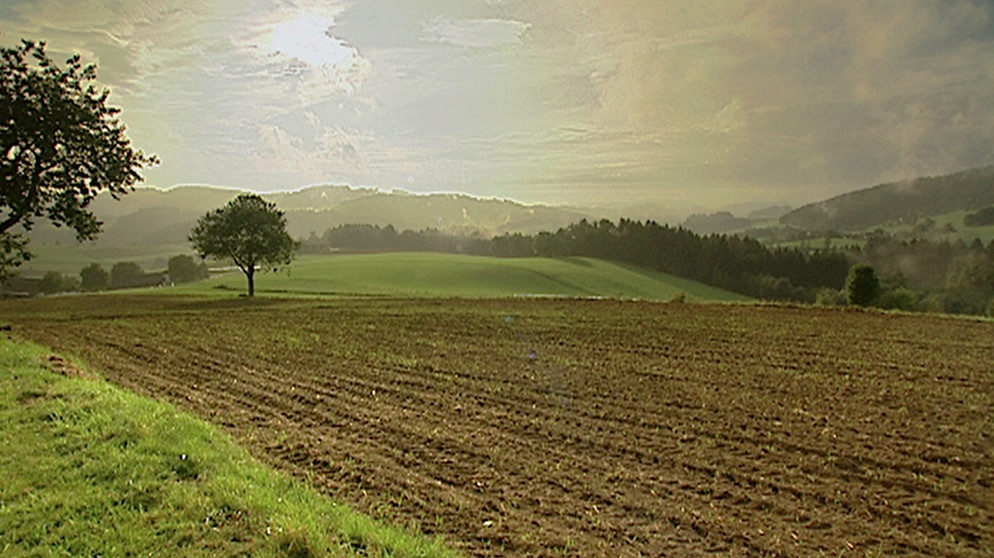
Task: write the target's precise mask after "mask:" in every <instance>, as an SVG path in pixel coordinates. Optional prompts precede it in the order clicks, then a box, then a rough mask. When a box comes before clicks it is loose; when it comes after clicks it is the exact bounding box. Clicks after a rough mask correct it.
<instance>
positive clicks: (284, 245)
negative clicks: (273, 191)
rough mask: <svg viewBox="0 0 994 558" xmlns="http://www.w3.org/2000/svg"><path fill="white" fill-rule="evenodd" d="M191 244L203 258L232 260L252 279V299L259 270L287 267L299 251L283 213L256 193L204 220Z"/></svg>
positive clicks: (250, 294) (230, 204)
mask: <svg viewBox="0 0 994 558" xmlns="http://www.w3.org/2000/svg"><path fill="white" fill-rule="evenodd" d="M190 242H191V243H193V247H194V249H195V250H197V253H198V254H199V255H200V257H201V258H207V257H214V258H221V259H231V260H232V261H233V262H234V264H235V265H236V266H238V268H239V269H241V270H242V273H244V274H245V277H246V279H247V280H248V295H249V296H254V295H255V272H256V270H258V269H260V267H262V268H266V267H275V266H278V265H287V264H289V263H290V261H292V260H293V257H294V253H295V252H296V250H297V242H296V241H294V240H293V238H291V237H290V235H289V234H288V233H287V231H286V217H285V216H284V214H283V212H282V211H280V210H278V209H276V204H275V203H272V202H268V201H266V200H264V199H263V198H262V197H261V196H258V195H256V194H241V195H239V196H238V197H236V198H235V199H233V200H231V201H230V202H228V204H227V205H225V206H224V207H222V208H220V209H215V210H213V211H210V212H208V213H207V215H205V216H203V217H201V218H200V220H199V221H198V222H197V226H196V227H194V229H193V232H192V233H191V234H190Z"/></svg>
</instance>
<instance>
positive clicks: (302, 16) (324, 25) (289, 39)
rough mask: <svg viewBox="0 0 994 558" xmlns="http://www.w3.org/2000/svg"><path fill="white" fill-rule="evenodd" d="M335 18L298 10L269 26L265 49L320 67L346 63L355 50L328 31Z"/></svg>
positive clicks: (350, 59)
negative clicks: (289, 16)
mask: <svg viewBox="0 0 994 558" xmlns="http://www.w3.org/2000/svg"><path fill="white" fill-rule="evenodd" d="M334 24H335V21H334V19H332V18H330V17H325V16H320V15H316V14H313V13H298V14H295V15H294V16H292V17H291V18H290V19H287V20H284V21H282V22H280V23H277V24H275V25H274V26H273V31H272V35H271V36H270V44H269V47H270V48H269V50H270V51H271V52H273V53H277V54H281V55H283V56H286V57H288V58H294V59H296V60H299V61H301V62H303V63H305V64H307V65H310V66H313V67H316V68H320V67H323V66H332V67H333V66H339V65H342V64H349V63H351V61H352V58H353V57H354V56H355V50H354V49H353V48H352V47H350V46H348V45H347V44H345V42H344V41H342V40H341V39H338V38H337V37H335V36H334V35H332V34H331V28H332V26H334Z"/></svg>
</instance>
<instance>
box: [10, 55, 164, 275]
mask: <svg viewBox="0 0 994 558" xmlns="http://www.w3.org/2000/svg"><path fill="white" fill-rule="evenodd" d="M95 80H96V66H94V65H92V64H91V65H87V66H83V64H82V63H81V62H80V57H79V55H75V56H73V57H71V58H69V59H68V60H66V63H65V68H60V67H59V66H58V65H57V64H55V63H54V62H53V61H52V60H51V59H50V58H49V57H48V55H47V54H46V53H45V43H34V42H31V41H22V42H21V46H19V47H15V48H0V280H3V279H4V278H5V277H6V276H8V275H9V274H10V273H11V272H12V270H13V269H14V268H16V267H18V266H19V265H21V264H22V263H23V262H25V261H27V260H28V259H30V258H31V253H30V252H29V251H28V239H27V237H26V236H25V234H24V232H25V231H28V230H30V229H31V227H32V225H33V224H34V221H35V219H38V218H46V219H48V220H50V221H51V222H52V223H53V224H55V225H56V226H63V225H65V226H68V227H70V228H72V229H73V230H74V231H75V232H76V238H77V239H78V240H80V241H82V240H92V239H93V238H95V237H96V236H97V234H98V233H99V232H100V225H101V223H100V221H98V220H97V218H96V217H95V216H94V215H93V213H91V212H90V211H88V210H87V207H88V206H89V204H90V202H91V201H92V200H93V198H94V197H96V195H97V194H99V193H100V192H103V191H107V192H110V194H111V195H112V196H114V197H115V198H117V197H119V196H121V195H123V194H126V193H127V192H129V191H131V190H132V189H133V187H134V185H135V184H136V183H138V182H140V181H141V180H142V177H141V175H140V174H139V171H140V170H141V169H142V168H143V167H146V166H151V165H154V164H156V163H158V159H157V158H156V157H155V156H147V155H145V154H144V153H143V152H142V151H140V150H135V149H133V148H132V147H131V141H130V140H129V139H128V137H127V135H126V134H125V127H124V125H123V124H121V123H120V121H118V119H117V115H118V114H119V113H120V109H117V108H113V107H108V106H107V104H106V101H107V97H108V95H109V91H108V90H106V89H104V90H102V91H98V90H97V89H96V87H95V86H94V81H95ZM15 225H20V228H21V229H22V230H18V229H16V228H14V227H15Z"/></svg>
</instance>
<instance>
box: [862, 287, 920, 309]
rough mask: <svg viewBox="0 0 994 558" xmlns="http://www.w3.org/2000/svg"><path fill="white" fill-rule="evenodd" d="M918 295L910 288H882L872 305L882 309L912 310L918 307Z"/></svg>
mask: <svg viewBox="0 0 994 558" xmlns="http://www.w3.org/2000/svg"><path fill="white" fill-rule="evenodd" d="M919 298H920V297H919V296H918V294H917V293H915V292H914V291H912V290H911V289H908V288H905V287H894V288H889V289H882V292H881V293H880V295H879V296H878V297H877V298H876V300H875V301H874V302H873V305H874V306H876V307H878V308H882V309H884V310H903V311H905V312H914V311H916V310H919V309H920V304H919Z"/></svg>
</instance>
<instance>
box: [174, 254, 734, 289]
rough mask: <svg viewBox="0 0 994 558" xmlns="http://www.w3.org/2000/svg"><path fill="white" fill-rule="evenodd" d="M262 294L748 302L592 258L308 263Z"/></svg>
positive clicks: (265, 285)
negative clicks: (546, 297) (603, 298)
mask: <svg viewBox="0 0 994 558" xmlns="http://www.w3.org/2000/svg"><path fill="white" fill-rule="evenodd" d="M245 285H246V282H245V276H244V275H243V274H242V273H241V272H240V271H237V270H233V271H230V272H228V273H224V274H223V275H220V276H217V277H214V278H212V279H210V280H207V281H203V282H199V283H195V284H191V285H183V286H177V287H175V290H177V291H179V292H200V293H204V292H217V291H218V290H231V291H244V290H245V288H246V287H245ZM256 289H257V293H258V294H260V295H273V294H283V295H332V296H336V295H337V296H392V297H393V296H396V297H460V298H492V297H531V296H534V297H544V296H550V297H608V298H639V299H648V300H670V299H672V298H675V297H680V296H683V297H685V298H686V299H688V300H693V301H743V300H747V298H746V297H744V296H742V295H738V294H735V293H732V292H729V291H725V290H722V289H717V288H714V287H709V286H707V285H703V284H701V283H697V282H695V281H690V280H687V279H682V278H679V277H675V276H673V275H668V274H665V273H657V272H652V271H647V270H644V269H640V268H637V267H633V266H626V265H621V264H616V263H611V262H606V261H602V260H595V259H590V258H560V259H550V258H520V259H513V258H491V257H484V256H463V255H452V254H429V253H391V254H362V255H334V256H302V257H300V258H298V259H297V260H296V261H294V262H293V264H291V265H290V266H289V267H287V268H284V269H279V270H277V271H273V272H267V273H260V274H258V275H257V278H256Z"/></svg>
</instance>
